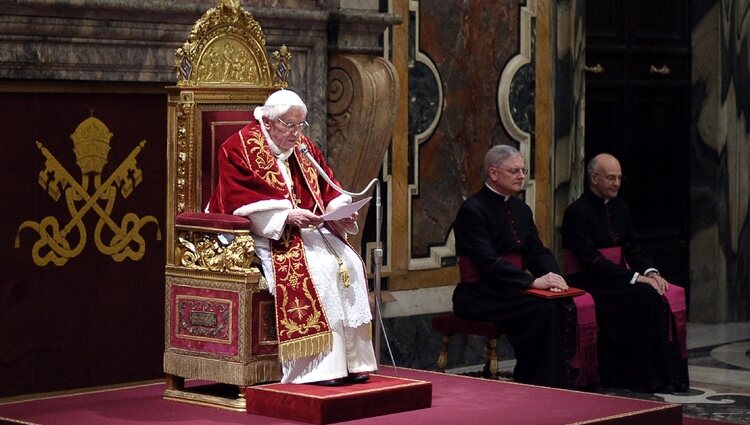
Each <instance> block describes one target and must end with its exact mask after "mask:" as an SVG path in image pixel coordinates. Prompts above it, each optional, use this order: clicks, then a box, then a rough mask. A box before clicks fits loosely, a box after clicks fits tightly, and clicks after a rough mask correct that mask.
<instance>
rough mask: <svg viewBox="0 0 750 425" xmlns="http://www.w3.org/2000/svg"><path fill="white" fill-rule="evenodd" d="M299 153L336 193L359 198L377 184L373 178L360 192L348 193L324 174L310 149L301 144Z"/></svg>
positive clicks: (376, 180)
mask: <svg viewBox="0 0 750 425" xmlns="http://www.w3.org/2000/svg"><path fill="white" fill-rule="evenodd" d="M299 151H300V152H301V153H302V155H305V156H306V157H307V159H309V160H310V162H312V164H313V165H314V166H315V168H316V169H317V170H318V172H319V173H320V175H321V176H323V179H324V180H325V181H326V182H327V183H328V184H329V185H331V187H332V188H334V189H335V190H336V192H339V193H343V194H345V195H349V196H360V195H364V194H365V193H366V192H367V191H369V190H370V188H371V187H372V185H373V184H375V183H377V182H378V179H377V178H374V179H372V180H371V181H370V183H368V184H367V186H365V188H364V189H362V191H361V192H349V191H348V190H344V189H343V188H341V187H340V186H339V185H337V184H336V183H334V182H333V179H331V178H330V177H329V176H328V174H326V172H325V171H323V167H321V166H320V164H318V161H316V160H315V158H313V156H312V154H311V153H310V149H308V148H307V145H306V144H304V143H303V144H301V145H299ZM378 189H379V187H378Z"/></svg>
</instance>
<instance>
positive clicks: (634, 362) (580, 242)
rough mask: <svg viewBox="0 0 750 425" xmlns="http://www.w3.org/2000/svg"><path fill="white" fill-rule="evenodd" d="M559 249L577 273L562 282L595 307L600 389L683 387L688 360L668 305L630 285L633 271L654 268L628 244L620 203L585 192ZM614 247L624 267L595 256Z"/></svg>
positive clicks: (567, 218) (630, 236) (569, 214)
mask: <svg viewBox="0 0 750 425" xmlns="http://www.w3.org/2000/svg"><path fill="white" fill-rule="evenodd" d="M562 244H563V248H565V249H569V250H570V251H572V253H573V255H574V256H575V257H576V258H577V259H578V261H579V262H580V264H581V265H582V266H583V269H584V271H583V272H580V273H575V274H571V275H570V276H568V277H567V278H568V280H569V281H570V282H571V284H572V285H573V286H576V287H580V288H583V289H585V290H586V291H588V292H589V293H590V294H591V296H593V297H594V301H595V302H596V320H597V323H598V326H599V338H598V345H599V377H600V382H601V384H602V385H603V386H609V387H623V388H630V389H632V390H635V391H655V390H660V389H662V390H663V389H664V387H665V386H667V385H672V386H674V387H676V389H686V388H687V387H688V385H689V379H688V371H687V360H686V359H684V358H682V355H681V351H680V346H679V342H678V340H677V338H676V337H675V336H676V335H677V332H676V326H675V320H674V316H673V314H672V312H671V311H670V309H669V304H668V303H667V301H666V299H665V298H664V297H663V296H661V295H659V293H658V292H656V290H654V289H653V288H652V287H651V286H650V285H645V284H641V283H635V284H631V283H630V281H631V279H632V278H633V276H634V274H635V272H639V273H644V272H645V271H646V270H647V269H648V268H652V267H654V263H653V261H652V259H651V258H650V257H649V256H648V254H647V253H646V252H645V251H644V250H643V249H642V248H641V247H640V245H639V244H638V241H637V240H636V238H635V235H634V232H633V225H632V222H631V216H630V211H629V209H628V207H627V204H626V203H625V202H624V201H623V200H621V199H619V198H615V199H612V200H610V201H609V202H606V203H605V202H604V200H603V199H602V198H600V197H598V196H596V195H595V194H593V193H591V192H588V191H587V192H586V193H584V194H583V195H582V196H581V197H580V198H579V199H578V200H576V201H575V202H573V203H572V204H570V206H568V208H567V210H566V211H565V215H564V217H563V225H562ZM615 246H620V247H622V250H623V255H624V256H625V259H626V261H627V264H628V265H629V266H630V269H628V268H627V267H625V266H623V265H618V264H615V263H612V262H611V261H609V260H607V259H606V258H604V257H603V256H602V255H601V254H600V252H599V251H598V249H600V248H608V247H615Z"/></svg>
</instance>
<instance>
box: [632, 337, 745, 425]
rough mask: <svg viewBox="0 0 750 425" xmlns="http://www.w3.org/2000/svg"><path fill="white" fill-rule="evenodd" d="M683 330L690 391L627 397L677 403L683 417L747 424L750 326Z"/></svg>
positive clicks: (636, 394) (635, 394) (634, 394)
mask: <svg viewBox="0 0 750 425" xmlns="http://www.w3.org/2000/svg"><path fill="white" fill-rule="evenodd" d="M687 329H688V350H689V358H688V367H689V371H690V387H691V389H690V391H689V392H687V393H685V394H674V395H670V394H638V393H631V395H632V396H637V397H643V398H651V397H653V398H655V399H658V400H664V401H667V402H670V403H681V404H682V405H683V412H684V414H685V415H686V416H695V417H704V418H711V419H721V420H725V421H731V422H738V423H747V424H750V323H728V324H723V325H703V324H699V323H689V324H688V328H687Z"/></svg>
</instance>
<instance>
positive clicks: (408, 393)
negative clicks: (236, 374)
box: [245, 374, 432, 424]
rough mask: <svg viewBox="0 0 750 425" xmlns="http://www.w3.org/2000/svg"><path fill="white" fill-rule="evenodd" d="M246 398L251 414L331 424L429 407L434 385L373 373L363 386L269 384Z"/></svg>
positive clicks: (253, 390) (248, 392)
mask: <svg viewBox="0 0 750 425" xmlns="http://www.w3.org/2000/svg"><path fill="white" fill-rule="evenodd" d="M245 395H246V399H247V413H253V414H257V415H263V416H272V417H276V418H281V419H291V420H295V421H301V422H307V423H313V424H330V423H334V422H341V421H349V420H353V419H361V418H369V417H373V416H381V415H387V414H391V413H398V412H405V411H409V410H416V409H424V408H428V407H430V405H431V404H432V384H431V383H429V382H426V381H421V380H414V379H407V378H397V377H393V376H385V375H378V374H372V375H371V377H370V380H369V381H368V382H365V383H362V384H348V385H343V386H339V387H323V386H319V385H295V384H268V385H259V386H255V387H250V388H248V389H247V390H246V391H245Z"/></svg>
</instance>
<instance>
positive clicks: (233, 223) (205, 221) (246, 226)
mask: <svg viewBox="0 0 750 425" xmlns="http://www.w3.org/2000/svg"><path fill="white" fill-rule="evenodd" d="M175 224H176V225H178V226H194V227H204V228H212V229H220V230H250V220H249V219H247V218H246V217H242V216H238V215H231V214H218V213H201V212H184V213H181V214H177V217H175Z"/></svg>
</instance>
